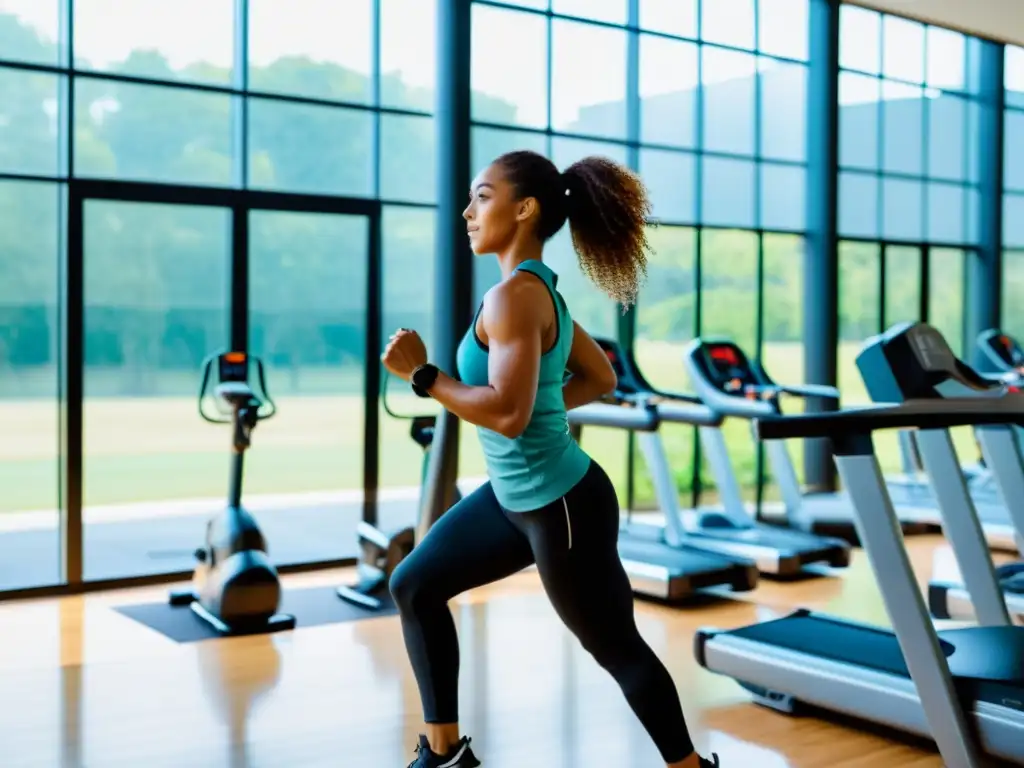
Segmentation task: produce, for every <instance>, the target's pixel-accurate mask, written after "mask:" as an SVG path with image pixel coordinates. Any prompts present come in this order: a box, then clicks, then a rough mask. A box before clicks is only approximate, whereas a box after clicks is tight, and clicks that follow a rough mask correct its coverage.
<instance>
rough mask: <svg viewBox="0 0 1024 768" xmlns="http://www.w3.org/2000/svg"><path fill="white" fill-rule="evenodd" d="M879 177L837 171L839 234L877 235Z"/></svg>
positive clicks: (848, 235) (852, 235) (850, 235)
mask: <svg viewBox="0 0 1024 768" xmlns="http://www.w3.org/2000/svg"><path fill="white" fill-rule="evenodd" d="M878 195H879V179H878V177H876V176H869V175H867V174H864V173H853V172H852V171H841V172H840V173H839V234H840V235H844V236H847V237H877V236H878Z"/></svg>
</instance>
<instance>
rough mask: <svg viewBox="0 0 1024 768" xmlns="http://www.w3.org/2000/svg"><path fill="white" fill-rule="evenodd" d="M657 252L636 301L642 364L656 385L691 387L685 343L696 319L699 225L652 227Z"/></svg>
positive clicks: (689, 337) (691, 333)
mask: <svg viewBox="0 0 1024 768" xmlns="http://www.w3.org/2000/svg"><path fill="white" fill-rule="evenodd" d="M647 237H648V239H649V242H650V244H651V250H652V253H651V254H650V256H649V257H648V263H647V282H646V283H644V286H643V287H642V288H641V289H640V296H639V297H638V299H637V305H636V312H637V316H636V323H637V329H636V339H637V341H636V343H637V364H638V365H639V366H640V368H641V370H642V371H643V373H644V376H645V377H646V378H647V379H648V380H649V381H650V382H651V384H653V385H654V386H655V387H658V388H662V389H674V390H681V391H688V390H690V389H691V386H690V382H689V376H688V375H687V373H686V368H685V367H684V366H683V355H682V352H683V348H684V347H685V346H686V344H688V343H689V342H690V341H692V340H693V336H694V332H695V330H696V320H697V315H696V312H697V290H696V283H695V280H696V276H697V273H696V266H697V231H696V230H695V229H692V228H690V227H676V226H671V225H670V226H659V227H652V228H650V229H649V230H648V232H647Z"/></svg>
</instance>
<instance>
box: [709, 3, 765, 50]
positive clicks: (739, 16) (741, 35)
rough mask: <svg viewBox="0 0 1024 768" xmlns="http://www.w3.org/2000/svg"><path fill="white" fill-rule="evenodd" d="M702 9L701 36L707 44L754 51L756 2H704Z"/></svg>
mask: <svg viewBox="0 0 1024 768" xmlns="http://www.w3.org/2000/svg"><path fill="white" fill-rule="evenodd" d="M700 9H701V27H700V34H701V37H702V38H703V39H704V40H705V41H706V42H709V43H721V44H722V45H731V46H733V47H734V48H746V49H747V50H753V49H754V45H755V40H754V38H755V36H756V29H755V24H754V19H755V16H756V14H755V12H754V0H715V1H714V2H710V3H709V2H708V1H707V0H704V1H703V2H702V3H701V4H700Z"/></svg>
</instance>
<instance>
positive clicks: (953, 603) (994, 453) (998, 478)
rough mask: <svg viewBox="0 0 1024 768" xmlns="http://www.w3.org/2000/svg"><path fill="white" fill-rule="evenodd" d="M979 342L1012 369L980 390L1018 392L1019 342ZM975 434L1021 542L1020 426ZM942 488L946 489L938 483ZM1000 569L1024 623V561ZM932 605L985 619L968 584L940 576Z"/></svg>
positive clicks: (985, 338)
mask: <svg viewBox="0 0 1024 768" xmlns="http://www.w3.org/2000/svg"><path fill="white" fill-rule="evenodd" d="M979 344H980V345H982V347H983V349H984V348H985V345H986V344H991V347H990V354H991V355H992V356H996V355H999V356H1000V357H1001V356H1002V354H1003V353H1004V352H1005V354H1006V357H1005V358H1003V359H1004V360H1005V363H1006V369H1004V370H1003V371H1002V372H1001V374H1002V376H1001V380H1002V383H999V381H998V380H993V379H992V378H985V379H982V380H981V383H980V384H979V388H984V389H987V390H993V391H996V392H999V393H1002V392H1004V391H1007V390H1009V391H1014V392H1016V391H1017V390H1018V387H1019V381H1020V377H1019V375H1018V373H1017V368H1016V367H1014V368H1013V369H1012V370H1007V369H1009V368H1010V366H1011V365H1012V364H1013V361H1015V360H1016V361H1019V362H1021V363H1024V351H1022V350H1021V349H1020V347H1019V345H1017V344H1016V342H1015V341H1013V340H1012V339H1010V338H1009V337H1007V336H1005V335H1003V334H1000V333H999V332H998V331H985V332H984V333H982V334H981V336H980V337H979ZM1014 347H1016V349H1014ZM997 359H998V358H997ZM975 434H976V436H977V439H978V445H979V447H980V448H981V452H982V456H983V458H984V461H985V466H986V467H987V468H988V470H989V472H990V473H991V475H992V478H993V480H994V483H995V485H996V487H997V488H998V490H999V492H1000V494H1001V497H1002V498H1003V499H1004V500H1005V510H1006V514H1008V515H1009V517H1010V518H1011V520H1012V527H1013V530H1014V534H1015V538H1016V540H1017V541H1018V542H1020V541H1022V540H1024V453H1022V451H1021V446H1020V433H1019V431H1018V428H1017V426H1016V425H1014V424H1012V423H1008V424H1000V425H987V426H979V427H976V428H975ZM936 491H937V492H939V493H941V489H940V488H939V487H938V484H937V487H936ZM986 538H988V536H987V534H986ZM990 544H991V542H990ZM995 572H996V576H997V577H998V578H999V586H1000V588H1001V589H1002V591H1003V597H1004V599H1005V600H1006V607H1007V610H1008V611H1009V613H1010V615H1011V617H1012V618H1013V619H1014V620H1016V621H1018V622H1021V623H1024V561H1017V562H1014V563H1006V564H1004V565H1000V566H998V567H996V569H995ZM928 607H929V608H930V609H931V612H932V616H934V617H935V618H938V619H955V620H958V621H972V620H977V619H978V618H979V617H978V612H977V611H976V610H975V607H974V604H973V600H972V599H971V594H970V592H969V591H968V590H967V589H966V587H965V586H964V585H963V584H959V583H956V582H944V581H937V580H934V579H933V580H932V581H931V582H929V584H928Z"/></svg>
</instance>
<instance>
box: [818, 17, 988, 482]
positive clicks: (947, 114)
mask: <svg viewBox="0 0 1024 768" xmlns="http://www.w3.org/2000/svg"><path fill="white" fill-rule="evenodd" d="M839 64H840V70H841V71H840V74H839V167H840V172H839V201H838V205H839V211H838V231H839V237H840V238H841V241H840V244H839V252H838V258H839V313H840V318H839V339H840V340H839V350H838V353H839V387H840V391H841V393H842V398H843V403H844V404H854V403H863V402H865V401H866V400H867V394H866V392H865V389H864V384H863V381H862V379H861V377H860V374H859V372H858V371H857V367H856V364H855V358H856V354H857V352H858V350H859V349H860V347H861V344H862V343H863V341H864V339H865V338H866V337H867V336H869V335H871V334H874V333H878V332H879V331H881V330H883V329H884V328H887V327H889V326H891V325H893V324H894V323H898V322H902V321H915V320H925V321H927V322H930V323H931V324H933V325H934V326H936V327H937V328H938V329H939V330H940V331H941V332H942V333H943V334H944V335H945V337H946V339H947V340H948V341H949V343H950V345H951V347H952V348H953V350H954V351H955V352H956V353H957V354H963V353H964V351H965V348H966V346H965V345H966V343H967V341H968V340H965V339H964V293H965V278H966V268H967V262H968V260H969V259H971V258H974V257H975V255H974V254H975V248H976V246H977V243H978V214H979V211H978V205H979V188H978V185H979V173H978V148H977V144H978V120H979V114H980V112H979V110H980V105H979V98H980V86H981V83H980V50H979V41H978V40H977V39H975V38H971V37H968V36H966V35H963V34H961V33H958V32H953V31H950V30H947V29H941V28H938V27H934V26H929V25H926V24H922V23H919V22H916V21H910V20H908V19H904V18H900V17H897V16H891V15H887V14H881V13H878V12H876V11H871V10H867V9H864V8H860V7H857V6H853V5H847V4H844V5H843V6H842V8H841V15H840V52H839ZM957 439H958V443H959V441H960V440H964V441H966V442H965V446H966V445H967V443H969V441H970V436H969V434H968V433H967V432H966V431H965V432H964V435H960V434H959V433H958V434H957ZM875 442H876V445H877V447H878V452H879V458H880V461H881V463H882V465H883V467H884V468H885V469H887V470H890V471H893V470H896V469H898V468H899V466H900V459H899V452H898V445H897V439H896V436H895V435H894V434H880V435H878V436H876V441H875ZM967 450H970V447H969V446H968V447H967Z"/></svg>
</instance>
